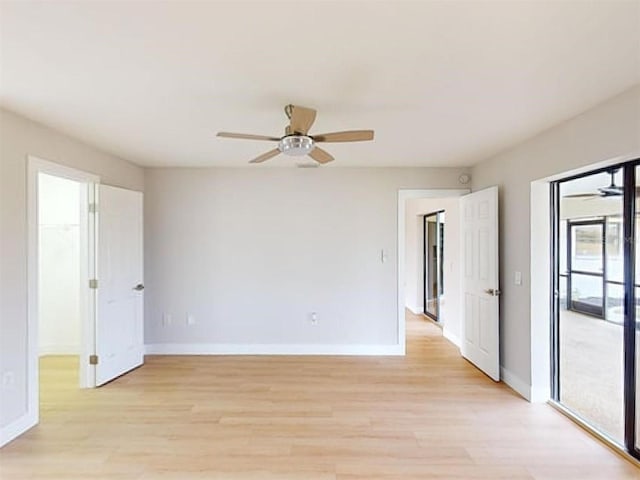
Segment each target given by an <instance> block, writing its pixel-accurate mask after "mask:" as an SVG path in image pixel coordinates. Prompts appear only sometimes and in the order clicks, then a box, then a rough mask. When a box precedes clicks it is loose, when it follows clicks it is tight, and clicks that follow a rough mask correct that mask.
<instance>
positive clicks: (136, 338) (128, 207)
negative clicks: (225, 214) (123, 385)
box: [95, 185, 144, 386]
mask: <svg viewBox="0 0 640 480" xmlns="http://www.w3.org/2000/svg"><path fill="white" fill-rule="evenodd" d="M97 230H98V233H97V239H98V240H97V243H98V245H97V280H98V282H97V290H96V295H97V299H96V305H97V309H96V310H97V311H96V331H95V334H96V355H97V364H96V386H99V385H103V384H105V383H106V382H109V381H110V380H113V379H114V378H116V377H118V376H120V375H122V374H123V373H126V372H128V371H129V370H131V369H133V368H136V367H138V366H140V365H142V363H143V361H144V352H143V321H144V319H143V289H144V285H143V257H142V193H140V192H134V191H132V190H125V189H123V188H116V187H110V186H106V185H99V188H98V213H97Z"/></svg>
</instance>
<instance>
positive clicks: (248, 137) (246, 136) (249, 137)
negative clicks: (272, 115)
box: [216, 132, 280, 142]
mask: <svg viewBox="0 0 640 480" xmlns="http://www.w3.org/2000/svg"><path fill="white" fill-rule="evenodd" d="M216 136H217V137H224V138H240V139H242V140H266V141H270V142H278V141H280V139H279V138H278V137H269V136H266V135H252V134H250V133H231V132H218V133H217V134H216Z"/></svg>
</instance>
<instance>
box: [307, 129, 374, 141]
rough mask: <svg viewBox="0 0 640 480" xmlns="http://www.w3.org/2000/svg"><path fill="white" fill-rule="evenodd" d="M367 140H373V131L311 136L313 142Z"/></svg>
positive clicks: (351, 131) (349, 131) (350, 131)
mask: <svg viewBox="0 0 640 480" xmlns="http://www.w3.org/2000/svg"><path fill="white" fill-rule="evenodd" d="M367 140H373V130H348V131H345V132H332V133H321V134H319V135H313V141H314V142H366V141H367Z"/></svg>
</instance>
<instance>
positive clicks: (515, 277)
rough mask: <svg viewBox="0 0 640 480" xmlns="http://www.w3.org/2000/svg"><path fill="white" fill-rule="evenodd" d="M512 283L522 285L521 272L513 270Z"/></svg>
mask: <svg viewBox="0 0 640 480" xmlns="http://www.w3.org/2000/svg"><path fill="white" fill-rule="evenodd" d="M513 283H514V284H515V285H522V272H515V274H514V275H513Z"/></svg>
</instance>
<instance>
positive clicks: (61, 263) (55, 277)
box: [38, 174, 80, 355]
mask: <svg viewBox="0 0 640 480" xmlns="http://www.w3.org/2000/svg"><path fill="white" fill-rule="evenodd" d="M38 196H39V211H38V231H39V239H40V242H39V245H38V255H39V259H38V262H39V276H38V281H39V283H38V295H39V305H38V315H39V324H38V337H39V338H38V345H39V352H40V355H47V354H58V355H60V354H77V353H78V352H79V351H80V294H79V290H80V207H79V206H80V184H79V183H77V182H74V181H72V180H67V179H64V178H59V177H54V176H51V175H45V174H40V175H39V187H38Z"/></svg>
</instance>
